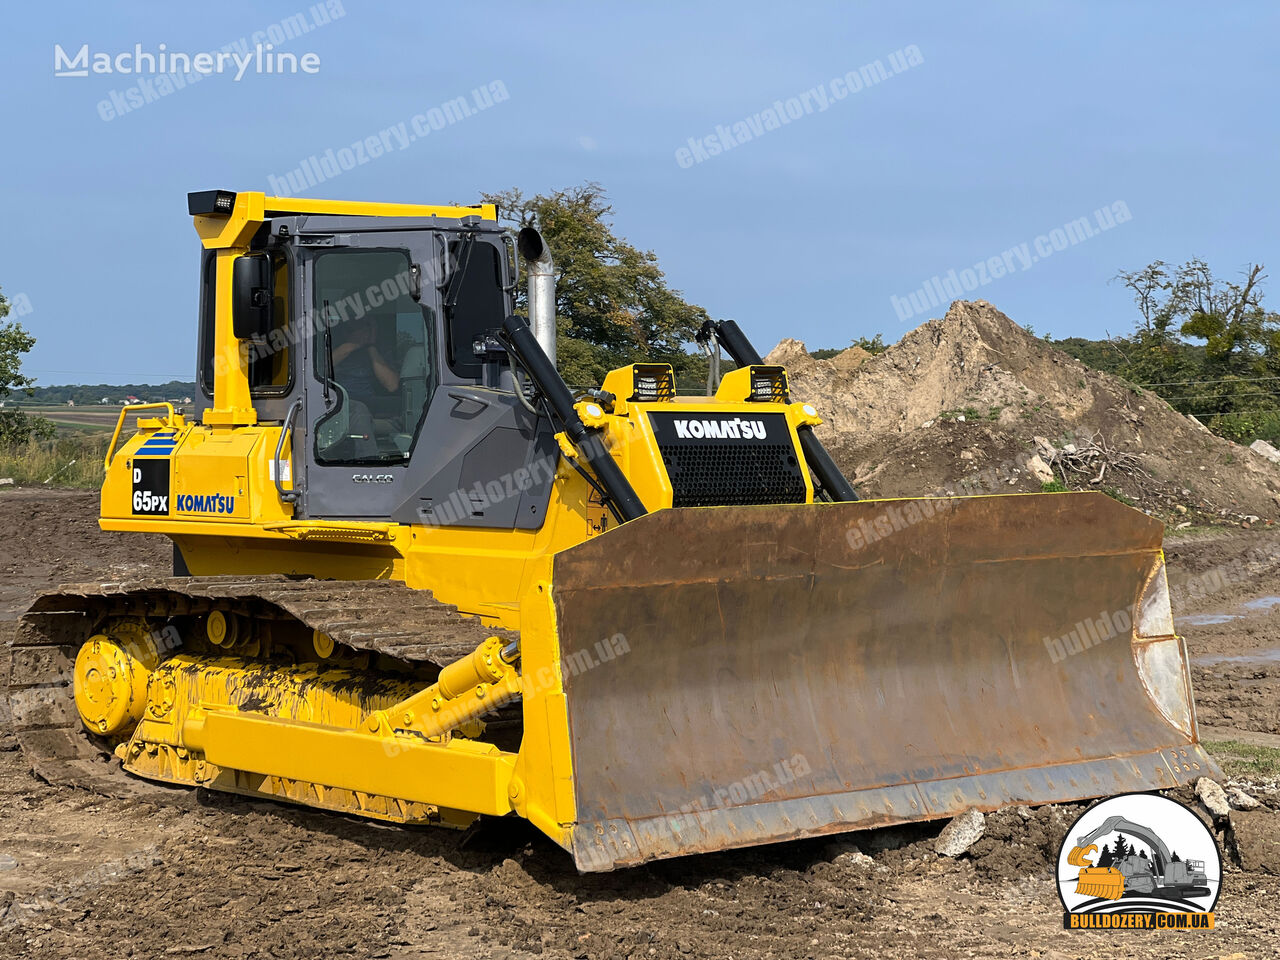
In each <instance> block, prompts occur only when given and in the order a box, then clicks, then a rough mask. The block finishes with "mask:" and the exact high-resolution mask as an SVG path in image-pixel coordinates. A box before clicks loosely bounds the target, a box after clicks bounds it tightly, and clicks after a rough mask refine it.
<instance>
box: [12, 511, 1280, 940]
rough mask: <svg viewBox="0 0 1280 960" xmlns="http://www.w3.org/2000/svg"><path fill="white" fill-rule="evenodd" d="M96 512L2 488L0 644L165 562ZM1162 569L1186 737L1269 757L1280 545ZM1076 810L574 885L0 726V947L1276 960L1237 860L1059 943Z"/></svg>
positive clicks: (1266, 536) (499, 829)
mask: <svg viewBox="0 0 1280 960" xmlns="http://www.w3.org/2000/svg"><path fill="white" fill-rule="evenodd" d="M96 511H97V501H96V496H94V495H91V494H79V493H55V492H38V491H37V492H32V491H24V490H10V491H5V492H3V493H2V494H0V567H2V568H3V571H4V575H3V577H0V618H4V621H7V622H2V621H0V632H3V633H4V636H5V638H6V639H7V636H8V630H9V629H10V628H11V625H12V619H13V618H14V617H15V616H16V615H17V614H18V612H20V610H21V609H22V608H23V607H24V606H25V604H26V603H27V602H28V600H29V599H30V597H31V596H33V595H34V594H35V593H36V592H37V591H40V590H43V589H46V588H47V587H48V586H50V585H51V584H54V583H57V582H59V581H66V580H80V579H115V578H120V577H127V576H134V575H139V574H148V573H153V574H154V573H165V572H167V571H168V568H169V563H170V556H171V555H170V550H169V547H168V545H167V543H165V542H159V543H156V542H149V541H147V540H146V539H145V538H142V537H138V536H124V535H110V534H103V533H101V532H100V531H99V530H98V529H97V526H96V523H95V521H94V518H95V517H96ZM1168 556H1169V559H1170V564H1171V571H1172V573H1171V580H1172V583H1173V587H1172V589H1173V593H1174V598H1175V604H1176V606H1177V614H1178V616H1179V618H1180V619H1179V628H1180V630H1181V632H1183V633H1184V634H1185V635H1186V636H1187V642H1188V644H1189V646H1190V649H1191V652H1192V655H1193V657H1194V658H1195V662H1196V666H1195V679H1196V684H1197V694H1198V700H1199V709H1200V718H1201V722H1202V723H1204V724H1206V725H1211V726H1212V727H1213V728H1214V736H1215V737H1217V738H1219V739H1241V738H1247V737H1255V738H1260V740H1259V742H1264V743H1265V742H1269V740H1268V738H1269V737H1272V736H1274V735H1275V734H1278V733H1280V714H1278V713H1277V704H1278V703H1280V660H1278V659H1277V658H1276V657H1277V645H1280V607H1275V608H1271V607H1270V606H1268V605H1267V604H1266V603H1265V602H1262V601H1265V599H1266V598H1269V597H1271V596H1273V595H1274V594H1276V593H1280V581H1278V580H1277V576H1276V575H1277V572H1280V559H1276V558H1278V557H1280V532H1275V531H1242V530H1224V529H1219V530H1208V531H1192V533H1191V534H1190V535H1187V536H1184V537H1182V538H1180V539H1178V540H1175V541H1171V543H1170V544H1169V548H1168ZM1250 604H1252V605H1253V606H1252V607H1251V606H1250ZM5 656H7V651H6V650H5V649H4V647H3V645H0V658H3V657H5ZM3 666H4V664H3V663H0V668H3ZM3 720H4V717H3V715H0V721H3ZM1275 742H1277V743H1280V737H1277V738H1275ZM1269 799H1270V801H1271V802H1272V803H1273V804H1274V805H1280V797H1275V798H1269ZM1078 809H1079V808H1070V807H1058V808H1052V807H1043V808H1039V809H1037V810H1035V811H1024V812H1023V813H1018V812H1016V811H1005V812H1002V813H1000V814H997V815H994V816H992V817H990V818H988V825H987V835H986V836H985V837H984V838H983V839H982V840H981V841H979V843H978V844H977V845H976V846H975V847H974V848H973V849H972V850H971V851H970V853H969V854H968V855H966V856H965V857H963V858H961V859H959V860H947V859H942V860H940V859H938V858H937V857H936V856H935V855H934V854H933V852H932V838H933V837H934V836H935V835H936V833H937V831H938V829H939V826H940V825H929V824H925V825H920V826H916V827H911V828H903V829H896V830H882V831H875V832H868V833H861V834H853V835H849V836H846V837H844V838H842V839H838V840H835V841H832V840H814V841H805V842H800V843H790V844H781V845H777V846H774V847H768V848H757V849H754V850H748V851H735V852H731V853H726V854H723V855H715V856H703V857H695V858H685V859H682V860H677V861H670V862H665V863H660V864H656V865H651V866H647V867H641V868H638V869H633V870H627V871H622V872H618V873H613V874H605V875H590V876H578V875H577V874H576V873H575V872H574V870H573V868H572V866H571V865H570V862H569V860H568V858H567V856H566V855H565V854H563V853H562V852H561V851H560V850H559V849H558V848H556V847H554V846H553V845H552V844H551V843H550V842H549V841H546V840H544V839H542V838H541V836H540V835H539V834H537V833H536V832H534V831H533V830H531V829H528V828H527V827H525V826H524V825H523V824H522V823H519V822H503V823H502V824H498V825H493V826H489V827H486V828H485V829H483V830H479V831H474V832H471V833H467V834H458V833H452V832H447V831H444V830H440V829H404V828H398V827H385V826H379V825H374V824H370V823H366V822H361V821H358V820H354V819H348V818H344V817H340V816H334V815H329V814H323V813H318V812H315V813H313V812H311V811H308V810H305V809H300V808H294V807H289V806H284V805H276V804H269V803H260V802H250V801H246V800H244V799H239V798H232V797H226V796H219V795H213V794H207V793H204V792H197V791H175V793H174V799H173V801H172V802H171V803H163V804H151V803H147V804H137V803H126V802H124V801H118V800H111V799H104V798H101V797H97V796H93V795H90V794H86V793H82V792H79V791H75V790H70V789H61V788H54V787H50V786H48V785H47V784H44V783H42V782H40V781H38V780H36V779H35V778H34V777H32V776H31V775H30V774H29V773H28V772H27V769H26V767H25V765H24V764H23V761H22V758H21V755H20V754H19V753H18V752H17V750H16V745H15V743H14V741H13V738H12V737H11V736H9V735H8V734H6V733H5V732H4V730H3V727H2V726H0V955H2V956H12V957H60V958H76V960H96V958H108V957H110V958H117V957H186V956H191V957H271V958H278V960H285V958H303V957H307V958H312V957H321V956H324V957H330V956H355V957H387V958H417V957H434V956H440V957H512V956H521V957H523V956H527V955H529V954H542V955H545V956H547V957H557V958H559V957H564V958H569V957H573V958H578V957H590V958H596V957H634V958H640V960H646V958H650V957H657V958H666V957H670V958H679V957H744V958H753V957H778V958H784V957H785V958H791V957H802V958H803V957H846V956H857V957H861V956H907V957H911V956H918V957H974V956H978V957H1004V956H1018V957H1021V956H1042V957H1051V958H1071V957H1085V956H1087V957H1110V956H1142V957H1167V956H1189V957H1197V958H1209V957H1225V956H1233V955H1234V956H1237V957H1241V958H1252V957H1259V958H1261V957H1272V956H1275V954H1276V951H1277V944H1280V920H1278V919H1277V917H1276V912H1275V909H1274V903H1275V891H1276V889H1277V886H1280V877H1277V876H1274V875H1271V874H1268V873H1263V872H1249V871H1246V870H1241V869H1239V868H1232V869H1231V870H1230V872H1228V874H1227V876H1226V880H1225V883H1224V890H1223V894H1222V898H1221V900H1220V902H1219V904H1218V929H1217V930H1216V931H1214V932H1211V933H1194V934H1192V933H1187V934H1171V933H1164V934H1161V935H1153V934H1151V933H1132V934H1129V935H1118V934H1111V935H1105V936H1104V935H1098V934H1075V935H1072V936H1067V935H1065V934H1064V932H1063V931H1062V929H1061V927H1062V914H1061V907H1060V905H1059V903H1058V899H1057V896H1056V893H1055V892H1054V887H1053V881H1052V870H1051V867H1050V864H1051V862H1052V858H1053V857H1054V856H1055V855H1056V850H1057V844H1058V842H1059V840H1060V839H1061V837H1062V836H1063V835H1064V833H1065V832H1066V830H1067V827H1068V826H1069V824H1070V822H1071V819H1072V818H1073V816H1074V815H1075V813H1077V812H1078ZM1265 816H1267V817H1270V818H1273V819H1277V818H1280V814H1277V813H1268V814H1266V815H1265ZM864 853H865V854H870V858H869V859H868V858H867V857H865V856H863V855H862V854H864Z"/></svg>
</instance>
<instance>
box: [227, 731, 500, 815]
mask: <svg viewBox="0 0 1280 960" xmlns="http://www.w3.org/2000/svg"><path fill="white" fill-rule="evenodd" d="M203 726H204V729H203V734H202V739H203V746H204V752H205V756H206V758H207V759H208V760H209V762H210V763H215V764H217V765H218V766H220V767H230V768H234V769H236V770H246V771H249V772H250V773H269V774H271V775H273V776H277V777H288V778H290V779H293V780H306V781H310V782H311V783H321V784H325V785H326V786H331V787H341V788H343V789H345V790H358V791H361V792H363V793H375V794H380V795H382V796H387V797H395V798H397V799H400V800H411V801H414V802H417V803H430V804H435V805H437V806H441V807H455V808H457V809H460V810H470V811H472V812H473V813H480V814H490V815H493V816H503V815H505V814H508V813H510V812H511V801H510V800H509V799H508V797H507V790H508V785H509V783H510V781H511V774H512V772H513V770H514V769H515V761H516V758H515V755H514V754H510V753H503V752H502V751H501V750H499V749H498V748H497V747H493V746H490V745H487V744H479V743H475V742H473V741H466V740H453V741H450V743H449V745H447V746H441V745H438V744H431V743H425V742H415V741H412V740H409V739H407V738H387V737H377V736H371V735H369V734H363V733H354V732H352V731H348V730H339V729H335V728H333V727H324V726H320V725H319V724H311V723H299V722H297V721H285V720H274V719H269V718H265V717H255V716H250V715H248V714H242V713H236V712H233V711H227V710H211V711H209V712H208V713H207V714H206V715H205V718H204V724H203Z"/></svg>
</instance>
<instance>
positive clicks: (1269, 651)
mask: <svg viewBox="0 0 1280 960" xmlns="http://www.w3.org/2000/svg"><path fill="white" fill-rule="evenodd" d="M1191 662H1192V663H1194V664H1195V665H1196V666H1198V667H1212V666H1214V665H1215V664H1221V663H1280V647H1265V648H1263V649H1261V650H1250V651H1249V652H1248V653H1205V654H1201V655H1200V656H1197V657H1192V658H1191Z"/></svg>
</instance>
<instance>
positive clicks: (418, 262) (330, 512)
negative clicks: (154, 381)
mask: <svg viewBox="0 0 1280 960" xmlns="http://www.w3.org/2000/svg"><path fill="white" fill-rule="evenodd" d="M269 199H270V198H269ZM488 209H489V210H492V208H488ZM242 262H243V263H245V267H244V271H243V276H242V275H241V273H240V272H239V271H240V265H241V263H242ZM236 268H237V274H236V277H235V285H234V289H233V293H232V298H233V301H236V300H237V298H239V299H240V300H243V301H245V302H252V303H253V304H254V306H251V307H249V308H247V310H249V311H257V315H256V320H255V321H254V322H255V324H256V330H254V331H252V333H253V335H252V336H250V337H249V338H247V340H248V342H247V344H246V346H245V349H246V350H247V352H248V361H247V371H248V378H249V392H250V397H251V400H252V404H253V408H254V410H255V411H256V413H257V417H258V420H259V421H260V422H261V421H268V422H270V421H279V422H286V421H287V422H289V425H290V427H291V428H292V437H293V458H292V464H293V472H294V474H295V475H294V476H293V477H292V478H291V479H292V482H293V487H294V489H295V490H296V491H297V494H298V495H297V498H296V500H295V502H294V508H295V514H296V515H297V516H299V517H309V518H318V519H324V518H333V519H341V518H358V519H384V520H393V521H397V522H404V523H428V524H438V525H450V526H455V525H463V526H485V527H500V528H506V529H511V528H536V527H539V526H541V524H542V521H543V518H544V515H545V508H546V504H547V500H548V498H549V496H550V475H549V472H547V471H534V472H533V473H532V476H535V477H538V478H545V479H539V480H538V481H537V482H536V483H534V484H532V485H530V487H529V488H528V489H525V490H519V491H515V492H514V493H513V495H510V496H508V495H507V485H505V484H501V486H502V487H503V496H502V497H494V496H492V494H493V492H494V489H493V485H492V484H491V483H490V481H492V480H493V479H494V478H495V477H499V478H500V477H502V476H503V475H505V474H514V473H515V472H516V471H519V470H520V469H521V468H522V467H528V466H529V465H530V464H531V463H532V462H533V461H535V460H537V459H538V458H540V457H553V456H554V451H555V443H554V437H553V433H552V430H551V428H550V425H549V424H548V423H547V422H546V421H545V420H540V418H538V417H537V416H535V414H534V413H533V412H532V411H531V409H530V408H529V407H528V404H527V403H526V402H523V400H524V398H523V396H517V394H516V392H515V391H516V386H515V380H514V377H513V374H512V371H511V366H510V364H509V362H508V359H507V356H506V353H505V351H503V350H502V349H501V348H500V347H499V346H498V345H497V342H496V341H495V340H494V339H493V334H494V332H495V331H497V330H499V329H500V328H501V326H502V322H503V320H504V318H505V317H507V316H508V315H510V314H511V313H512V312H513V309H514V290H515V285H516V281H517V267H516V251H515V244H514V238H513V237H512V235H511V233H510V232H509V231H507V230H505V229H504V228H503V227H501V226H500V225H499V224H498V222H497V221H496V219H487V218H484V217H482V216H479V215H474V216H462V217H456V218H446V217H434V216H433V217H395V216H362V215H337V216H335V215H329V214H311V215H306V214H301V215H300V214H292V215H286V214H282V215H275V216H270V218H269V219H266V220H264V222H263V223H262V225H261V227H260V228H259V229H258V231H257V233H256V234H255V235H254V238H253V240H252V242H251V244H250V252H249V254H248V255H246V256H241V257H238V258H237V260H236ZM215 274H216V257H215V256H214V252H213V251H207V252H206V253H205V256H204V262H203V283H202V291H203V294H202V303H201V336H200V358H199V395H200V400H199V403H198V404H197V416H200V415H202V414H203V413H204V411H205V410H207V409H209V408H210V407H211V406H212V405H213V401H214V383H215V380H216V375H215V373H216V371H215V366H216V364H217V362H218V356H217V354H218V350H217V340H216V337H215V329H214V328H215V320H214V317H215ZM242 286H247V287H248V288H249V291H250V292H248V293H246V292H244V291H243V290H241V287H242ZM242 332H245V331H237V339H239V340H240V342H242V343H244V342H245V339H244V338H241V337H240V333H242Z"/></svg>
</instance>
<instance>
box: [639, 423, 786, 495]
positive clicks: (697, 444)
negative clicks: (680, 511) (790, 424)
mask: <svg viewBox="0 0 1280 960" xmlns="http://www.w3.org/2000/svg"><path fill="white" fill-rule="evenodd" d="M651 420H652V422H653V424H654V435H655V437H656V438H657V440H658V449H659V451H660V452H661V454H662V462H663V464H664V465H665V466H666V469H667V476H668V477H669V478H670V480H671V487H672V491H673V503H672V505H673V506H676V507H716V506H749V505H752V504H763V503H803V502H804V499H805V485H804V475H803V474H802V473H801V466H800V462H799V460H798V459H797V457H796V451H795V447H794V445H793V444H792V442H791V435H790V432H789V431H788V430H787V428H786V420H785V418H784V417H782V416H781V415H778V414H766V415H764V416H760V417H753V418H751V422H752V423H753V425H759V426H758V428H757V429H758V432H753V433H752V434H751V435H749V436H741V435H739V436H736V437H735V436H731V435H729V434H730V433H734V432H736V433H739V434H742V433H745V432H746V431H745V430H744V429H742V428H741V427H740V426H739V425H740V424H741V420H740V419H739V418H734V417H728V416H722V417H706V416H702V417H696V416H695V418H694V420H695V421H696V424H697V426H696V427H695V429H697V430H703V428H704V427H705V426H706V425H707V424H708V423H711V424H716V425H717V428H719V427H720V426H721V425H726V426H727V429H723V430H722V432H723V433H725V434H726V435H725V436H723V437H711V436H706V435H704V436H700V437H699V436H681V435H680V434H679V433H678V431H677V430H676V417H675V416H674V415H670V414H657V413H655V414H651ZM681 422H682V423H683V424H685V425H686V429H687V425H688V423H689V421H688V420H682V421H681ZM761 434H763V437H761Z"/></svg>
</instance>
